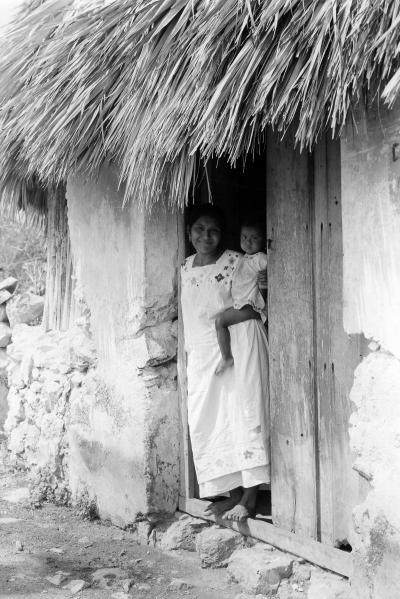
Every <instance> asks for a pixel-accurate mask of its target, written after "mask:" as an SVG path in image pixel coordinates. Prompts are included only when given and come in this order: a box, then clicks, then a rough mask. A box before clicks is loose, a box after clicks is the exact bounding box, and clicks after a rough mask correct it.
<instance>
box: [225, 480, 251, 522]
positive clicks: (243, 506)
mask: <svg viewBox="0 0 400 599" xmlns="http://www.w3.org/2000/svg"><path fill="white" fill-rule="evenodd" d="M257 489H258V485H256V486H255V487H249V488H248V489H245V490H244V492H243V495H242V498H241V499H240V501H239V502H237V504H236V505H234V506H233V507H232V508H231V509H230V510H228V511H227V512H226V513H225V514H224V515H223V516H222V517H223V518H225V519H226V520H234V521H236V522H243V521H244V520H247V518H252V517H253V516H254V514H255V512H256V502H257Z"/></svg>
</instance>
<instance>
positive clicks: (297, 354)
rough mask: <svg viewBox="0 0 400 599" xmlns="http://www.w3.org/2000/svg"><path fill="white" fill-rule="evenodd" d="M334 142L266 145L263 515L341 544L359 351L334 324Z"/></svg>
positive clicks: (337, 208) (337, 211)
mask: <svg viewBox="0 0 400 599" xmlns="http://www.w3.org/2000/svg"><path fill="white" fill-rule="evenodd" d="M340 185H341V182H340V146H339V143H338V142H333V141H331V140H327V139H326V138H323V139H322V140H321V141H320V143H319V144H318V146H317V148H316V150H315V152H314V154H313V156H311V155H310V154H309V153H307V152H303V153H302V154H300V152H299V151H298V150H296V149H294V135H293V131H289V132H288V133H287V134H286V136H285V139H284V140H283V141H282V140H281V139H280V137H279V136H278V135H276V134H274V133H272V132H271V133H269V134H268V139H267V233H268V238H269V239H270V240H271V241H270V250H269V292H268V295H269V297H268V310H269V340H270V392H271V400H270V401H271V432H272V435H271V454H272V481H271V489H272V517H273V522H274V524H275V525H277V526H280V527H282V528H284V529H286V530H290V531H292V532H297V533H299V534H302V535H304V536H307V537H309V538H314V539H318V540H322V541H323V542H325V543H328V544H331V545H335V546H340V545H345V544H346V543H347V539H348V531H349V528H350V517H351V510H352V508H353V507H354V506H355V505H357V504H358V503H360V501H361V499H360V497H361V496H362V494H363V484H362V481H360V477H359V475H358V474H357V473H356V472H354V471H353V470H352V467H351V464H352V456H351V452H350V447H349V439H348V428H349V423H348V420H349V416H350V413H351V405H350V400H349V392H350V389H351V386H352V382H353V376H354V369H355V367H356V365H357V364H358V363H359V361H360V359H361V357H362V355H364V354H365V351H366V347H365V343H364V340H363V339H362V338H360V337H359V336H349V335H347V334H346V333H345V332H344V330H343V325H342V320H343V319H342V263H343V260H342V224H341V202H340Z"/></svg>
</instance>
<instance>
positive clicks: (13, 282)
mask: <svg viewBox="0 0 400 599" xmlns="http://www.w3.org/2000/svg"><path fill="white" fill-rule="evenodd" d="M17 283H18V281H17V279H15V278H14V277H7V278H6V279H3V280H2V281H1V283H0V291H2V290H3V289H7V291H9V292H10V293H14V291H15V289H16V287H17Z"/></svg>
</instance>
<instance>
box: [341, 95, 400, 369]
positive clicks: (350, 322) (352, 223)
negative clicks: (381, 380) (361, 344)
mask: <svg viewBox="0 0 400 599" xmlns="http://www.w3.org/2000/svg"><path fill="white" fill-rule="evenodd" d="M397 143H400V105H399V106H397V107H396V108H395V109H394V110H393V111H390V112H388V111H387V110H385V109H384V108H383V107H380V109H379V110H375V111H370V112H369V113H368V114H361V113H360V116H359V119H358V130H355V129H354V128H353V126H349V127H348V129H347V133H346V138H345V139H343V142H342V198H343V251H344V264H343V270H344V326H345V329H346V331H347V332H348V333H364V335H365V337H367V338H371V339H375V340H376V341H378V342H379V343H380V344H381V345H382V347H384V348H385V349H386V350H388V351H390V352H391V353H392V354H394V355H395V356H397V357H398V358H400V335H399V331H400V267H399V264H400V262H399V260H400V235H399V226H400V145H399V147H398V148H396V152H397V156H398V160H396V161H395V162H394V161H393V155H392V152H393V144H397Z"/></svg>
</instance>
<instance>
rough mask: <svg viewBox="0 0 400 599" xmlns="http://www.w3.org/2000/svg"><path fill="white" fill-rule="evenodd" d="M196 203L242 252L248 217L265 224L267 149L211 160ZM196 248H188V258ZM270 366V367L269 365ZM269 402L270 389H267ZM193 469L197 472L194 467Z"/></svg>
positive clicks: (261, 505) (264, 496) (261, 497)
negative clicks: (217, 212)
mask: <svg viewBox="0 0 400 599" xmlns="http://www.w3.org/2000/svg"><path fill="white" fill-rule="evenodd" d="M192 201H193V202H194V203H207V202H210V201H211V202H212V203H213V204H216V205H217V206H219V207H220V208H221V209H222V210H223V212H224V214H225V217H226V220H227V235H226V239H225V246H226V247H227V248H228V249H232V250H236V251H241V249H240V226H241V222H242V221H243V220H244V219H245V218H246V217H248V216H249V215H252V216H253V215H257V218H259V219H260V220H261V221H262V222H264V223H265V222H266V153H265V151H264V150H262V151H260V152H259V153H258V154H256V155H254V156H253V157H252V158H251V159H248V160H247V161H246V162H245V163H243V162H240V164H239V163H238V164H237V165H236V166H235V167H232V166H230V165H229V163H228V162H227V161H226V160H224V159H219V160H216V159H212V160H210V161H209V162H208V163H207V167H202V168H201V169H200V170H199V172H198V177H197V180H196V182H195V185H194V193H193V197H192ZM192 251H193V248H188V252H187V253H188V255H190V254H191V253H192ZM266 367H267V365H266ZM265 396H266V401H267V397H268V390H266V394H265ZM191 467H192V468H193V470H194V465H193V464H192V465H191ZM194 478H195V484H194V489H195V497H198V487H197V481H196V477H195V472H194ZM257 512H258V517H261V518H267V519H269V518H270V514H271V493H270V489H269V488H267V487H265V488H261V489H260V490H259V492H258V500H257Z"/></svg>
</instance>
